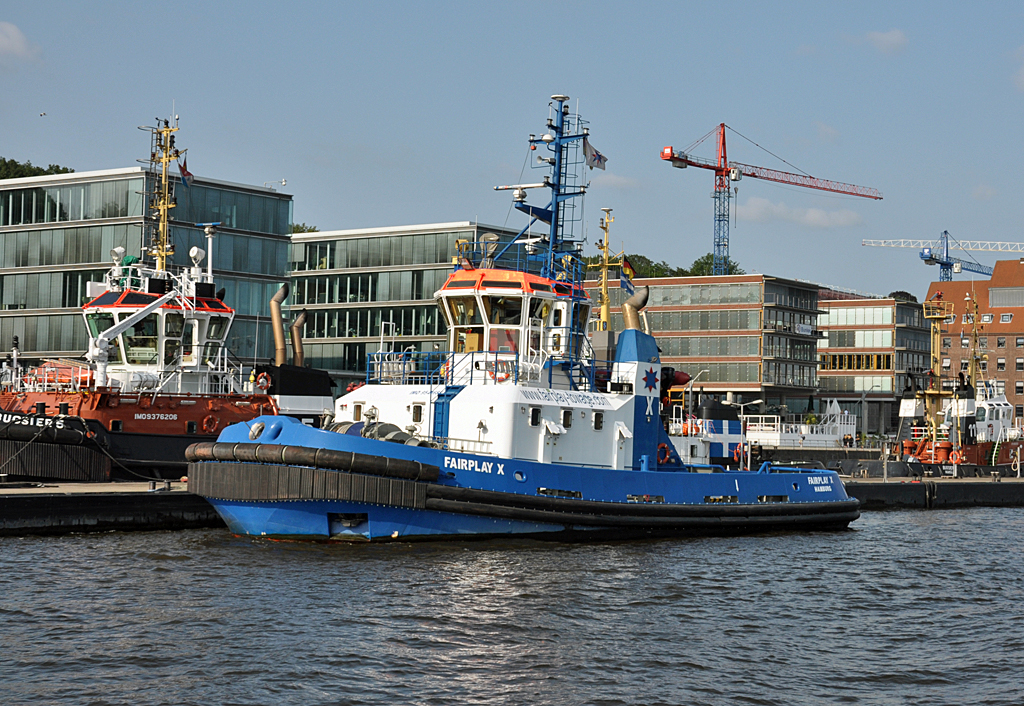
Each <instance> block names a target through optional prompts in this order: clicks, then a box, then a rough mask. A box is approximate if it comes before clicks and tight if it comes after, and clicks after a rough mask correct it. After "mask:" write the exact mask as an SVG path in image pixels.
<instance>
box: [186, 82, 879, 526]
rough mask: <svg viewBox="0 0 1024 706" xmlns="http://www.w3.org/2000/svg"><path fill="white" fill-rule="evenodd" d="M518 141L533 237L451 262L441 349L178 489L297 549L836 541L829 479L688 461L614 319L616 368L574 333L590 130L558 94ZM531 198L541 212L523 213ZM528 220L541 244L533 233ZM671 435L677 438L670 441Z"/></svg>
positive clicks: (402, 362)
mask: <svg viewBox="0 0 1024 706" xmlns="http://www.w3.org/2000/svg"><path fill="white" fill-rule="evenodd" d="M552 108H553V115H552V116H551V118H550V119H549V121H548V125H547V133H546V134H544V135H542V136H540V137H536V136H533V135H531V136H530V141H529V142H530V149H531V150H539V151H541V157H540V159H538V163H542V164H544V165H545V166H549V167H550V174H549V175H548V176H546V177H545V178H544V179H543V181H541V182H538V183H532V184H520V185H514V186H510V187H498V188H499V189H508V190H511V191H513V199H514V204H515V206H516V208H517V209H519V210H520V211H522V212H524V213H526V214H527V215H528V216H529V217H530V222H529V224H528V225H527V226H526V227H525V228H523V230H522V231H521V232H520V233H519V235H518V236H517V237H516V238H514V239H511V240H502V239H500V238H499V237H498V236H495V235H484V236H482V237H481V240H480V242H476V243H465V244H463V245H462V246H461V247H460V250H459V252H458V253H456V256H457V261H458V263H459V264H458V266H457V267H456V269H455V271H454V272H453V273H452V275H451V276H450V277H449V278H448V280H447V281H446V282H445V284H444V286H443V287H442V288H441V289H440V290H439V291H438V292H437V295H436V297H437V303H438V306H439V308H440V310H441V312H442V313H443V315H444V317H445V319H446V323H447V326H448V350H447V351H434V352H412V351H390V352H389V351H381V352H379V353H375V354H372V355H370V356H369V361H368V373H367V382H368V383H369V384H367V385H364V386H362V387H360V388H358V389H356V390H354V391H352V392H350V393H348V394H346V395H344V396H342V397H341V398H339V399H338V400H337V401H336V403H335V414H334V419H333V423H332V424H331V425H330V426H329V428H328V429H323V430H317V429H310V428H308V427H303V426H302V425H301V424H298V423H294V422H292V421H291V420H289V419H283V418H270V417H261V418H258V419H256V420H254V422H253V423H250V424H247V425H235V426H233V427H230V428H228V429H225V430H224V432H223V433H222V434H221V436H220V438H219V440H218V442H217V443H201V444H196V445H194V446H192V447H190V449H189V452H188V454H189V459H190V461H191V463H190V467H189V488H190V490H191V491H192V492H194V493H197V494H199V495H201V496H203V497H206V498H207V499H208V500H209V501H210V502H211V503H212V504H213V505H214V507H215V508H216V509H217V510H218V512H219V513H220V514H221V516H222V517H223V518H224V519H225V521H226V522H227V524H228V526H229V528H230V529H231V530H232V531H233V532H236V533H239V534H248V535H253V536H265V537H275V538H291V539H310V540H328V539H336V540H351V539H355V540H366V539H369V540H393V539H411V538H438V537H453V536H495V535H497V536H500V535H521V536H536V537H552V538H580V537H598V536H612V537H624V536H653V535H669V534H687V533H702V532H703V533H722V532H726V533H733V532H750V531H760V530H766V529H777V528H795V529H837V528H845V527H846V526H847V525H848V524H849V522H851V521H852V520H854V519H856V518H857V516H858V514H859V513H858V502H857V501H856V500H855V499H851V498H849V497H848V496H847V494H846V492H845V489H844V487H843V484H842V482H841V481H840V480H839V477H838V475H836V474H835V473H833V472H828V471H818V470H816V471H813V472H806V471H801V470H798V469H779V468H772V467H771V466H770V465H768V464H765V465H764V466H762V467H761V468H760V469H759V470H758V471H756V472H751V471H730V470H727V469H724V468H722V467H720V466H710V465H695V464H693V463H688V462H686V461H684V456H686V455H687V454H685V452H684V456H681V455H680V451H679V449H677V447H676V444H675V443H674V439H673V437H671V436H669V434H668V432H667V430H666V429H665V425H664V423H663V420H662V417H661V409H660V393H661V387H662V366H661V361H660V356H659V351H658V347H657V345H656V342H655V339H654V337H653V336H651V335H650V334H649V333H647V332H644V331H642V330H640V317H639V314H638V312H639V310H640V309H642V308H643V306H644V304H645V303H646V295H647V291H646V289H640V290H638V291H637V292H636V294H635V295H634V296H633V297H632V298H631V299H630V300H629V301H627V302H626V304H625V305H624V307H623V314H624V320H625V325H626V330H624V331H622V332H621V333H619V335H618V340H617V341H616V352H615V359H614V360H611V361H603V360H597V359H595V357H594V353H593V350H592V348H591V346H590V342H589V339H588V337H587V323H588V320H589V317H590V310H591V304H592V302H591V300H590V298H589V296H588V295H587V293H586V291H585V289H584V287H583V283H584V272H585V266H584V264H583V259H582V237H581V233H580V228H579V226H580V223H579V221H580V217H579V215H578V213H577V212H575V211H574V210H573V209H572V208H571V207H570V201H571V199H573V198H574V197H577V196H580V195H582V193H583V192H584V190H585V184H584V183H583V181H582V172H583V163H584V159H583V155H584V154H592V152H591V150H590V148H589V147H587V146H585V145H584V143H585V141H586V140H587V139H588V132H587V130H586V129H585V128H583V126H582V121H581V120H580V119H579V117H578V116H576V115H572V114H570V111H569V106H568V98H567V97H566V96H553V97H552ZM534 188H536V189H543V190H546V191H547V192H548V193H549V195H550V199H549V201H548V203H547V205H546V206H544V207H536V206H531V205H528V204H527V203H526V196H527V193H528V190H529V189H534ZM537 224H540V225H539V227H538V229H537V231H531V228H532V227H533V226H535V225H537ZM677 438H678V437H677Z"/></svg>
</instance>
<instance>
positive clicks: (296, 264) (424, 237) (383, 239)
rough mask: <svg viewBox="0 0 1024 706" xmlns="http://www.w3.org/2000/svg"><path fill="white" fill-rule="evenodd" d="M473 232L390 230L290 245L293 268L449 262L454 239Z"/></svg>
mask: <svg viewBox="0 0 1024 706" xmlns="http://www.w3.org/2000/svg"><path fill="white" fill-rule="evenodd" d="M474 237H475V236H474V232H473V231H471V230H465V231H450V232H441V233H415V234H394V235H390V236H373V237H363V238H352V237H349V238H344V239H340V238H339V239H334V240H324V241H321V242H305V243H295V245H293V246H292V262H291V267H292V270H293V271H296V272H300V271H308V270H342V269H348V268H360V267H404V266H406V265H430V264H434V263H445V264H447V265H449V266H450V265H451V262H452V257H453V256H454V255H455V241H456V240H470V241H471V240H473V239H474Z"/></svg>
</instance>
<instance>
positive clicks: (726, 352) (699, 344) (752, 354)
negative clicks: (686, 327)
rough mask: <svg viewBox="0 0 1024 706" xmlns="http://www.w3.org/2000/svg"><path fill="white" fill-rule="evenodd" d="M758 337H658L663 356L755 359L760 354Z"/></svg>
mask: <svg viewBox="0 0 1024 706" xmlns="http://www.w3.org/2000/svg"><path fill="white" fill-rule="evenodd" d="M760 343H761V339H760V337H758V336H658V347H659V348H661V354H662V355H664V356H678V357H680V358H695V357H698V356H714V357H745V358H756V357H757V356H758V354H759V352H760Z"/></svg>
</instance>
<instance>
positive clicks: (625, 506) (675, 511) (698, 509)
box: [427, 485, 860, 517]
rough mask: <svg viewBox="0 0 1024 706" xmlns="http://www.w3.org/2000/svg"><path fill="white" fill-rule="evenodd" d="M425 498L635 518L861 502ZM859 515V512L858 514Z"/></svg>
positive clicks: (453, 494) (477, 493)
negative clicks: (672, 502) (683, 501)
mask: <svg viewBox="0 0 1024 706" xmlns="http://www.w3.org/2000/svg"><path fill="white" fill-rule="evenodd" d="M427 497H428V498H431V499H435V498H436V499H438V500H452V501H458V502H468V503H477V504H480V505H487V506H508V507H521V508H531V509H538V510H549V511H553V512H563V513H568V514H573V515H577V514H579V515H602V516H603V515H633V516H638V517H681V516H687V517H702V516H706V517H723V516H726V517H728V516H736V517H749V516H753V515H757V516H767V517H771V516H787V517H788V516H793V515H814V514H820V513H833V512H834V513H842V512H858V511H859V508H860V501H859V500H857V499H855V498H850V499H849V500H833V501H828V502H807V503H764V504H759V505H738V504H732V503H714V504H704V503H700V504H696V503H694V504H687V505H680V504H662V503H650V504H648V503H616V502H602V501H595V500H575V499H571V498H553V497H544V496H535V495H519V494H516V493H502V492H497V491H493V490H476V489H474V488H455V487H452V486H446V485H429V486H427ZM858 516H859V512H858Z"/></svg>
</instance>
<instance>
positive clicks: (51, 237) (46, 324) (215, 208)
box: [0, 168, 292, 361]
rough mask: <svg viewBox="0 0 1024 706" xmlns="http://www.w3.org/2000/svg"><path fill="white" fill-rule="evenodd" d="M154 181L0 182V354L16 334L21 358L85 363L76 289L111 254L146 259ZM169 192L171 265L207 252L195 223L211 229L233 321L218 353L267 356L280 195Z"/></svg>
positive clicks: (111, 173) (143, 173)
mask: <svg viewBox="0 0 1024 706" xmlns="http://www.w3.org/2000/svg"><path fill="white" fill-rule="evenodd" d="M156 183H157V176H156V175H155V174H154V173H152V172H149V171H148V170H146V169H145V168H129V169H112V170H105V171H92V172H75V173H71V174H58V175H52V176H40V177H28V178H23V179H6V180H0V256H2V260H0V349H4V350H6V349H9V348H10V346H11V343H12V340H13V337H14V336H17V337H18V339H19V346H20V349H21V353H22V355H23V356H25V357H28V358H53V357H71V358H78V357H80V356H82V355H83V354H84V352H85V349H86V347H87V345H88V334H87V332H86V329H85V325H84V323H83V321H82V317H81V314H80V307H81V305H82V304H83V303H84V302H85V298H86V297H85V292H86V283H87V282H89V281H101V280H102V279H103V275H104V273H105V272H106V271H107V270H108V269H109V267H110V265H111V260H110V254H109V253H110V250H111V249H112V248H114V247H117V246H121V247H123V248H124V249H125V252H126V253H127V254H129V255H137V256H141V257H143V259H148V258H147V257H146V255H145V253H146V250H147V248H148V245H149V243H148V239H149V238H150V237H151V230H152V228H151V225H152V223H151V221H150V219H148V218H147V217H146V209H145V205H146V202H147V196H146V194H147V193H152V192H153V190H154V188H155V185H156ZM174 187H175V196H176V201H177V207H176V208H174V209H173V210H172V211H171V218H172V219H173V220H172V223H171V229H170V233H171V238H172V241H173V243H174V246H175V253H174V256H173V259H172V260H171V263H170V267H171V268H172V269H174V268H180V267H186V266H189V265H191V262H190V261H189V258H188V251H189V248H191V247H192V246H193V245H198V246H199V247H201V248H202V249H203V250H206V248H207V243H206V237H205V235H204V233H203V230H202V228H197V227H196V226H195V224H196V223H208V222H216V221H219V222H220V223H221V225H220V227H219V230H218V234H217V236H216V238H215V239H214V248H213V249H214V252H213V267H214V274H215V276H216V278H217V287H218V288H221V287H223V288H224V289H225V292H226V293H225V297H224V300H225V302H226V303H227V304H228V305H229V306H231V307H233V308H234V309H236V311H237V312H238V318H236V320H235V325H234V326H233V328H232V334H231V337H230V340H229V341H228V347H229V348H230V350H231V352H232V354H234V355H235V356H236V357H238V358H240V359H243V360H246V361H249V360H251V359H252V358H253V357H254V356H256V357H258V358H261V359H266V358H269V357H272V355H273V339H272V335H271V331H270V325H269V321H268V320H267V312H268V305H267V302H268V301H269V299H270V297H271V296H273V294H274V293H275V292H276V291H277V289H278V288H279V287H280V286H281V284H282V283H283V282H285V281H286V280H287V261H288V257H287V254H288V244H289V234H290V231H291V209H292V200H291V196H288V195H285V194H280V193H278V192H276V191H274V190H273V189H267V188H262V187H257V186H247V185H243V184H232V183H229V182H222V181H216V180H213V179H204V178H198V177H197V178H196V180H195V181H194V182H193V184H192V186H191V187H189V188H186V187H183V186H182V185H181V184H180V183H179V182H177V181H176V180H175V183H174Z"/></svg>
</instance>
